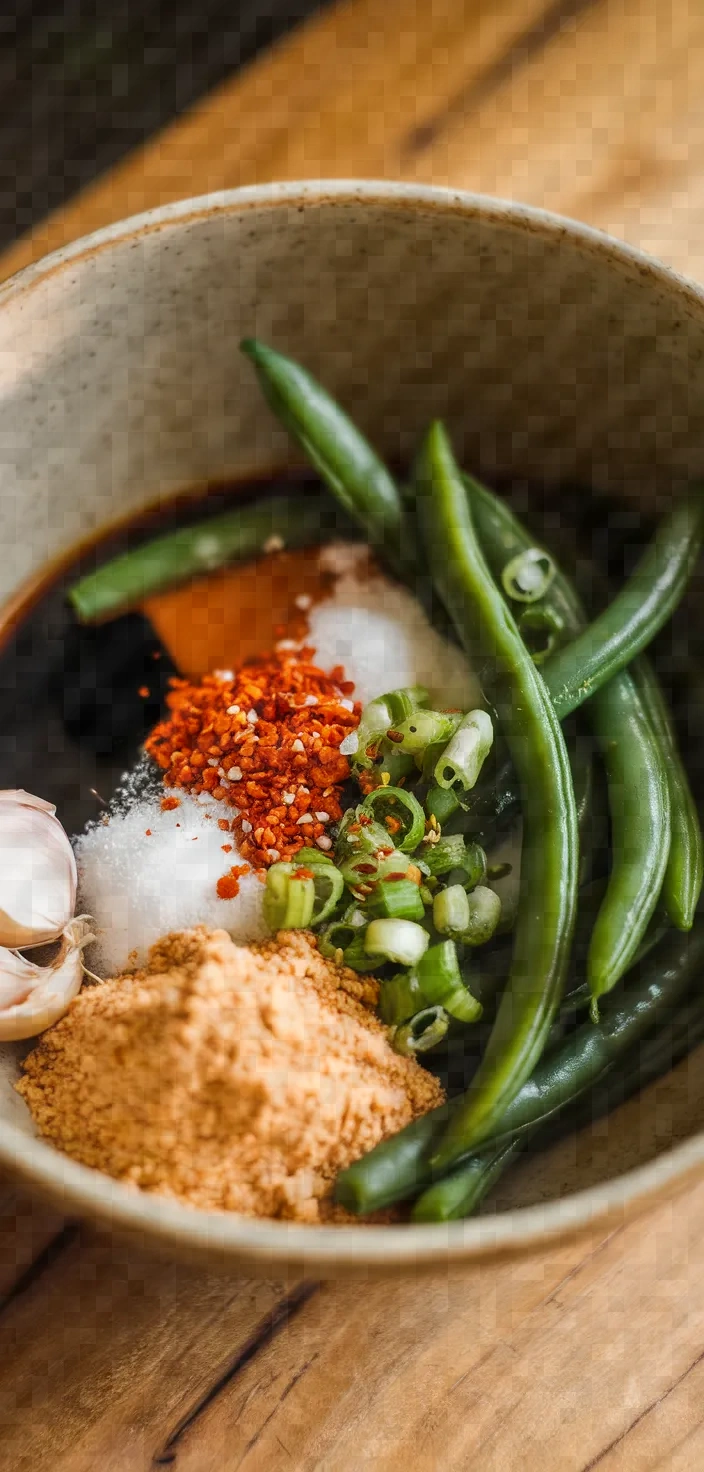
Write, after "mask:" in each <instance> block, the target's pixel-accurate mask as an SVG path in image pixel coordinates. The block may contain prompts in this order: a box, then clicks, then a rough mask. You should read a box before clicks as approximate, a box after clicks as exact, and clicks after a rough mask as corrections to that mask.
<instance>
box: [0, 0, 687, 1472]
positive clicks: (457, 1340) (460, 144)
mask: <svg viewBox="0 0 704 1472" xmlns="http://www.w3.org/2000/svg"><path fill="white" fill-rule="evenodd" d="M703 48H704V10H703V9H702V7H701V5H699V4H698V3H697V0H591V3H590V0H556V3H555V0H553V3H549V0H432V3H431V0H347V3H344V4H342V5H339V6H336V7H335V6H333V7H332V9H328V10H327V11H325V12H323V14H322V15H321V16H319V17H318V18H316V19H315V20H313V21H312V22H311V23H309V24H308V25H307V26H306V27H304V28H303V29H302V30H300V31H299V32H297V33H296V34H294V35H293V37H290V38H289V39H287V40H286V41H285V42H284V43H283V44H280V45H279V46H278V47H277V48H276V49H275V50H274V51H272V52H270V53H269V54H268V55H266V56H265V57H264V58H263V59H261V60H259V61H257V62H256V63H255V64H254V65H253V66H252V67H251V68H250V69H249V70H248V71H247V72H246V73H244V74H242V75H241V76H239V77H238V78H237V79H236V80H235V81H234V82H233V83H232V84H229V85H226V86H225V87H223V88H221V89H220V90H219V91H218V92H217V93H216V94H215V95H213V96H212V97H210V98H209V99H208V100H207V101H206V102H205V103H203V104H202V105H201V106H199V107H198V108H197V109H195V111H194V112H193V113H191V114H190V115H189V116H187V117H186V118H184V119H183V120H181V121H179V122H178V123H177V124H176V125H174V126H173V127H172V128H170V129H169V131H168V132H167V133H166V134H165V135H164V136H163V137H161V138H159V139H157V140H156V141H155V142H153V143H151V144H150V145H149V146H148V147H147V148H146V149H144V150H143V151H142V152H141V153H139V154H138V155H136V156H133V157H131V158H130V159H128V161H127V162H126V163H125V164H123V165H121V166H120V167H119V168H117V169H116V170H115V171H114V172H113V173H112V174H111V175H110V176H109V177H108V178H106V179H104V180H102V181H100V182H99V183H98V184H96V185H95V186H93V187H92V188H91V189H89V190H88V191H87V192H86V193H85V194H84V195H82V196H81V197H80V198H78V199H77V200H76V201H75V202H74V203H73V204H71V205H70V206H69V207H68V208H67V209H65V210H63V211H62V212H61V213H60V214H59V215H57V216H55V217H54V218H52V219H50V220H48V221H47V222H46V223H45V224H43V225H42V226H41V227H40V228H39V229H37V230H36V231H35V233H34V234H33V236H31V237H30V238H29V239H28V240H25V241H22V242H20V244H19V245H17V246H16V247H15V248H14V249H13V250H11V251H10V252H9V253H8V254H7V255H6V257H5V259H4V262H3V264H4V267H5V269H6V271H7V272H8V273H9V271H11V270H13V269H16V268H18V267H19V266H20V265H23V264H25V263H26V262H27V261H28V260H30V259H33V258H35V257H37V256H39V255H41V254H43V253H44V252H45V251H46V250H49V249H53V248H54V247H56V246H58V245H60V244H61V243H63V242H64V241H66V240H68V239H71V238H72V237H74V236H76V235H79V234H83V233H84V232H85V231H87V230H91V229H93V228H95V227H96V226H98V225H101V224H105V223H107V222H108V221H110V220H112V219H116V218H119V217H120V216H124V215H127V214H131V213H133V212H134V211H137V210H141V209H145V208H147V207H148V206H150V205H153V204H158V203H161V202H164V201H166V200H169V199H176V198H179V197H180V196H184V195H189V194H198V193H201V192H204V191H206V190H210V189H219V188H223V187H227V186H233V185H238V184H246V183H252V182H255V181H264V180H269V179H277V178H278V179H285V178H297V177H306V176H307V177H310V176H315V175H323V176H334V175H338V176H340V175H343V176H344V175H347V176H349V175H367V176H384V177H392V178H393V177H402V178H408V179H421V180H432V181H435V182H439V183H450V184H454V185H462V186H466V187H468V188H472V189H479V190H484V191H486V192H488V193H495V194H500V195H512V196H516V197H519V198H522V199H524V200H527V201H529V202H531V203H535V204H544V205H547V206H549V207H550V208H552V209H556V210H560V211H562V212H564V213H567V214H572V215H576V216H579V217H580V218H582V219H585V220H588V221H589V222H590V223H592V224H595V225H599V226H601V227H603V228H605V229H607V230H611V231H612V232H614V233H615V234H617V235H622V236H625V237H626V238H627V239H628V240H630V241H632V242H634V243H636V244H639V245H642V246H644V247H645V248H646V249H648V250H650V251H653V252H654V253H656V254H658V255H660V256H662V257H663V258H664V259H665V260H667V261H668V262H670V263H671V264H673V265H674V266H676V267H677V268H679V269H681V270H683V271H686V272H689V273H690V274H692V275H694V276H699V277H700V278H701V277H704V228H703V227H704V90H703V89H702V87H701V57H702V54H703ZM2 1295H4V1296H2ZM0 1465H1V1466H2V1467H3V1468H7V1469H12V1472H20V1469H25V1468H27V1469H30V1468H31V1469H32V1472H42V1469H51V1472H97V1469H100V1472H140V1469H142V1468H151V1467H155V1466H161V1465H170V1466H175V1467H177V1468H178V1469H179V1472H231V1469H232V1472H234V1469H235V1468H245V1469H246V1472H255V1469H266V1472H278V1469H282V1472H284V1469H290V1468H306V1469H311V1472H312V1469H314V1468H319V1469H323V1468H324V1469H325V1472H333V1469H334V1472H358V1469H360V1468H373V1469H374V1472H386V1469H397V1468H413V1469H414V1472H415V1469H426V1468H427V1469H432V1472H436V1469H437V1472H452V1469H461V1472H469V1469H471V1472H514V1469H515V1472H519V1469H520V1472H553V1469H554V1472H591V1469H593V1468H596V1467H598V1468H599V1469H600V1472H626V1469H628V1472H646V1469H647V1472H652V1469H655V1468H658V1469H671V1472H682V1469H687V1472H692V1469H699V1468H700V1467H702V1466H704V1184H702V1185H701V1186H698V1187H695V1188H693V1189H691V1190H690V1191H689V1193H688V1194H687V1195H686V1196H684V1197H682V1198H680V1199H679V1200H678V1201H677V1202H675V1203H674V1204H670V1205H663V1206H660V1207H659V1208H658V1209H657V1210H655V1211H652V1212H651V1213H650V1214H649V1215H646V1216H644V1217H641V1218H640V1219H639V1220H637V1221H635V1222H632V1223H631V1224H630V1225H628V1226H621V1227H618V1228H617V1229H616V1230H611V1231H610V1233H608V1234H605V1233H604V1232H601V1233H599V1232H595V1233H594V1234H593V1235H592V1236H591V1237H590V1238H587V1239H584V1238H583V1239H582V1240H581V1241H580V1242H579V1243H571V1244H568V1245H566V1246H561V1247H557V1248H551V1249H550V1250H548V1251H546V1252H544V1253H542V1254H540V1255H533V1256H532V1257H530V1258H525V1259H523V1260H521V1261H519V1262H517V1263H513V1264H503V1265H500V1266H494V1267H485V1268H483V1269H481V1270H475V1271H470V1272H467V1271H465V1272H456V1271H454V1270H453V1271H452V1272H450V1273H440V1274H438V1275H437V1276H436V1277H434V1278H428V1279H423V1280H420V1281H419V1282H418V1283H417V1284H415V1283H413V1282H399V1283H397V1282H391V1281H388V1282H377V1283H374V1284H369V1285H360V1284H354V1285H352V1284H322V1285H321V1284H315V1283H304V1284H301V1283H291V1282H288V1283H284V1282H257V1281H254V1282H249V1281H247V1282H244V1281H232V1280H229V1279H220V1278H215V1277H213V1278H211V1277H207V1276H204V1275H203V1273H202V1272H194V1271H189V1270H187V1269H184V1268H183V1267H181V1266H177V1265H166V1266H165V1265H163V1264H157V1263H155V1262H153V1261H151V1260H149V1259H147V1258H146V1257H145V1258H142V1257H140V1256H139V1255H137V1254H136V1253H135V1252H134V1251H132V1250H127V1249H125V1248H123V1247H122V1246H120V1245H116V1244H115V1243H112V1242H107V1241H104V1240H101V1239H100V1238H98V1237H97V1236H96V1235H95V1234H94V1233H93V1232H91V1231H89V1230H87V1229H85V1228H84V1227H82V1226H80V1225H79V1224H77V1223H71V1222H68V1223H67V1222H64V1221H62V1220H61V1219H58V1218H57V1217H55V1216H52V1215H51V1214H49V1213H48V1212H47V1211H46V1210H45V1209H44V1208H43V1207H42V1206H41V1205H40V1204H37V1203H36V1202H34V1201H33V1200H32V1199H30V1197H29V1196H28V1195H27V1194H26V1193H25V1192H22V1191H15V1190H14V1189H13V1188H11V1187H9V1186H8V1187H7V1188H6V1189H5V1192H4V1195H3V1196H2V1198H1V1201H0Z"/></svg>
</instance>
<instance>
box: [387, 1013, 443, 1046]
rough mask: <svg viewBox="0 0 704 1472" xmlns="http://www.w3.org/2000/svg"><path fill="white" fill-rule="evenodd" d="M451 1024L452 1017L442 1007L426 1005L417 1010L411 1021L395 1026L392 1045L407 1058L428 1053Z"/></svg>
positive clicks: (441, 1038) (440, 1039) (440, 1040)
mask: <svg viewBox="0 0 704 1472" xmlns="http://www.w3.org/2000/svg"><path fill="white" fill-rule="evenodd" d="M449 1026H450V1019H449V1017H448V1015H447V1013H446V1012H445V1011H444V1010H443V1008H442V1007H426V1008H425V1009H424V1010H423V1011H422V1012H416V1015H415V1017H412V1018H411V1020H410V1022H404V1023H403V1024H402V1026H401V1027H396V1028H394V1030H393V1032H392V1034H391V1045H392V1047H393V1048H395V1050H396V1052H397V1053H402V1054H403V1056H404V1057H405V1058H412V1057H413V1056H414V1054H415V1053H427V1052H429V1050H430V1049H431V1048H436V1047H437V1045H438V1043H441V1042H442V1040H443V1038H444V1037H445V1035H446V1033H447V1029H448V1027H449Z"/></svg>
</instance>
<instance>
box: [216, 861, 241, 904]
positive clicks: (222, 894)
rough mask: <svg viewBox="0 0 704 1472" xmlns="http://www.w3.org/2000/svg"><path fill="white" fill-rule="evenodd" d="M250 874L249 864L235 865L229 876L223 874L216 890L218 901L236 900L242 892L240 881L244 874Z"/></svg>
mask: <svg viewBox="0 0 704 1472" xmlns="http://www.w3.org/2000/svg"><path fill="white" fill-rule="evenodd" d="M247 873H249V864H233V866H232V868H231V869H230V872H229V874H223V876H222V879H218V882H217V885H216V888H217V892H218V899H221V900H234V899H235V898H236V896H237V895H238V894H239V892H240V879H241V878H242V875H243V874H247Z"/></svg>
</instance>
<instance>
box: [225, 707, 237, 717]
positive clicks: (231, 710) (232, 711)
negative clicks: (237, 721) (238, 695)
mask: <svg viewBox="0 0 704 1472" xmlns="http://www.w3.org/2000/svg"><path fill="white" fill-rule="evenodd" d="M239 713H240V708H239V706H238V705H228V707H227V714H228V715H229V716H238V715H239Z"/></svg>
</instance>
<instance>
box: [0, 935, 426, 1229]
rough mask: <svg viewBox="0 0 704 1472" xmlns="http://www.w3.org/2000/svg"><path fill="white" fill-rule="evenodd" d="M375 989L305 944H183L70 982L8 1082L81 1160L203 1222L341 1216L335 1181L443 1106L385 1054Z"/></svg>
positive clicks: (305, 939)
mask: <svg viewBox="0 0 704 1472" xmlns="http://www.w3.org/2000/svg"><path fill="white" fill-rule="evenodd" d="M377 997H378V983H377V982H376V981H374V979H373V978H370V977H368V976H358V975H357V974H356V973H355V972H354V971H350V970H348V969H347V968H346V967H341V966H335V965H334V964H332V963H331V962H328V961H325V960H324V959H323V958H322V957H321V955H320V953H319V951H318V950H317V946H316V943H315V940H314V938H313V937H312V936H311V935H309V934H306V933H304V932H301V931H288V932H282V933H281V934H279V935H278V936H277V937H276V939H275V940H272V941H270V942H267V943H266V944H264V945H261V946H249V947H247V946H236V945H235V944H234V943H233V942H232V941H231V939H230V937H229V936H228V935H227V933H226V932H225V931H224V930H211V931H207V930H204V929H198V930H190V931H184V932H182V933H180V934H175V935H171V936H167V937H166V939H164V940H162V941H159V943H158V944H157V945H156V946H154V947H153V948H152V950H151V952H150V955H149V963H148V965H147V967H146V968H145V969H144V970H143V971H140V972H133V973H130V974H128V975H126V976H122V977H117V978H116V979H114V980H111V981H106V982H103V983H102V984H100V985H96V986H90V987H84V989H83V991H81V992H80V993H79V995H78V997H76V999H75V1001H74V1002H73V1003H72V1004H71V1007H70V1009H69V1011H68V1013H67V1014H66V1016H65V1017H63V1018H62V1019H61V1021H60V1022H58V1023H57V1024H56V1025H55V1026H54V1027H52V1028H50V1029H49V1031H48V1032H46V1033H45V1034H44V1035H43V1037H42V1039H41V1042H40V1043H39V1044H38V1046H37V1047H36V1048H35V1049H34V1050H33V1052H31V1053H30V1054H29V1055H28V1057H27V1058H26V1059H25V1062H24V1070H25V1072H24V1077H23V1078H22V1079H21V1081H20V1082H19V1083H18V1085H17V1089H18V1092H19V1093H20V1094H22V1095H23V1097H24V1099H25V1101H26V1103H27V1105H28V1106H29V1109H30V1110H31V1112H32V1115H33V1116H34V1119H35V1121H36V1124H37V1126H38V1128H39V1130H40V1133H41V1134H42V1135H43V1136H44V1137H45V1138H46V1139H48V1140H50V1141H51V1143H52V1144H53V1145H55V1146H56V1147H57V1148H58V1149H59V1150H63V1151H64V1152H65V1153H66V1154H67V1155H70V1156H72V1157H73V1158H74V1160H78V1161H81V1162H82V1163H83V1164H84V1165H89V1166H94V1167H96V1168H97V1169H98V1170H102V1171H106V1172H107V1174H108V1175H111V1176H114V1177H115V1178H117V1179H119V1180H122V1181H125V1182H129V1183H132V1184H133V1185H135V1186H137V1187H140V1188H141V1189H142V1190H146V1191H156V1192H159V1193H160V1194H162V1195H165V1196H172V1197H177V1198H178V1199H179V1200H181V1201H185V1202H188V1203H189V1204H190V1205H192V1206H197V1207H201V1208H203V1209H211V1210H218V1209H224V1210H226V1211H236V1212H241V1213H243V1214H244V1215H246V1216H261V1217H276V1218H284V1219H288V1220H292V1221H302V1222H317V1221H321V1220H323V1221H324V1220H339V1219H340V1212H339V1209H337V1208H335V1207H334V1206H333V1204H332V1202H331V1200H330V1193H331V1188H332V1183H333V1181H334V1178H335V1176H336V1174H337V1172H338V1171H339V1170H341V1169H342V1168H343V1167H344V1166H346V1165H348V1164H349V1163H350V1162H351V1161H352V1160H355V1159H357V1157H358V1156H360V1155H362V1154H364V1153H365V1152H366V1151H367V1150H370V1149H371V1148H372V1146H373V1145H376V1144H377V1143H378V1141H379V1140H382V1139H384V1138H385V1137H386V1136H388V1135H391V1134H394V1133H396V1131H397V1130H399V1129H402V1128H403V1126H404V1125H405V1124H408V1123H409V1122H410V1121H411V1120H412V1119H415V1118H416V1117H417V1116H418V1115H420V1114H423V1113H425V1112H426V1110H428V1109H431V1108H432V1107H433V1106H434V1105H435V1104H438V1103H439V1102H441V1100H442V1097H443V1094H442V1089H441V1087H440V1085H439V1083H438V1082H437V1080H436V1079H435V1078H433V1076H432V1075H431V1074H429V1073H427V1072H426V1070H425V1069H423V1068H421V1066H420V1065H419V1064H418V1063H416V1062H415V1060H413V1059H409V1058H402V1057H400V1056H399V1055H398V1054H397V1053H394V1052H393V1050H392V1048H391V1047H390V1045H389V1043H388V1041H387V1038H386V1033H385V1029H384V1027H383V1026H382V1024H381V1023H380V1022H379V1020H378V1018H377V1017H376V1016H375V1014H374V1012H373V1010H372V1009H373V1007H374V1005H375V1004H376V1001H377Z"/></svg>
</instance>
